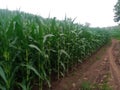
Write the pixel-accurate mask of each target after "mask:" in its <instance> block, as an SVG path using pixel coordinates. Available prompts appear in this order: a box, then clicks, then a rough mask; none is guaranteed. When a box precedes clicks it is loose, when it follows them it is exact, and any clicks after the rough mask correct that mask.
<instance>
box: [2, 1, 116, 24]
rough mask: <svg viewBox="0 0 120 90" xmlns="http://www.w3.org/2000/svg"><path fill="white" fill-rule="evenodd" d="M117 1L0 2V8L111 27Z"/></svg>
mask: <svg viewBox="0 0 120 90" xmlns="http://www.w3.org/2000/svg"><path fill="white" fill-rule="evenodd" d="M116 2H117V0H0V8H8V9H10V10H15V9H19V8H20V10H21V11H25V12H30V13H34V14H39V15H41V16H43V17H48V15H49V13H50V15H51V17H54V16H55V17H57V18H58V19H63V18H64V17H65V14H67V16H68V17H71V18H75V17H77V20H76V21H77V22H81V23H85V22H89V23H91V25H92V26H111V25H115V23H114V21H113V17H114V13H113V8H114V5H115V3H116Z"/></svg>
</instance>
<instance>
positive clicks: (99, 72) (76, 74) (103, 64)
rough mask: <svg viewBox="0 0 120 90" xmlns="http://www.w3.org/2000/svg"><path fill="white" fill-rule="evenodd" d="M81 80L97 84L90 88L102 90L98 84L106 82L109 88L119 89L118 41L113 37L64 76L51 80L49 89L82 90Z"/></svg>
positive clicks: (102, 84) (119, 57)
mask: <svg viewBox="0 0 120 90" xmlns="http://www.w3.org/2000/svg"><path fill="white" fill-rule="evenodd" d="M83 82H89V83H90V84H91V85H96V86H97V87H95V88H94V87H93V88H91V89H90V90H103V89H101V88H100V86H103V87H104V86H105V85H106V84H107V85H108V86H107V87H110V88H111V90H120V41H118V40H115V39H113V40H112V41H111V44H109V45H106V46H104V47H102V48H101V49H100V50H98V51H97V52H96V53H95V54H94V55H92V56H91V57H90V58H87V60H85V62H83V63H82V64H79V65H78V66H77V67H75V68H74V69H73V70H72V71H71V72H69V74H68V75H67V76H66V77H64V78H62V79H60V80H58V81H56V82H53V83H52V88H51V90H84V89H82V85H83ZM85 90H88V89H85ZM107 90H109V89H107Z"/></svg>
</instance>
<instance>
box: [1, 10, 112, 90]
mask: <svg viewBox="0 0 120 90" xmlns="http://www.w3.org/2000/svg"><path fill="white" fill-rule="evenodd" d="M73 21H74V20H71V19H67V18H65V20H63V21H59V20H56V18H46V19H44V18H42V17H39V16H35V15H31V14H26V13H23V12H19V11H13V12H11V11H8V10H0V60H1V61H0V88H3V89H5V90H15V89H16V90H21V89H23V90H30V89H32V88H33V87H34V84H35V83H37V85H38V87H39V90H42V86H43V84H45V85H46V84H47V85H48V86H49V87H51V83H50V82H51V78H52V77H51V75H54V77H56V78H57V79H59V78H60V77H61V76H64V75H65V74H66V73H67V72H68V70H69V68H71V67H72V66H74V65H75V64H77V63H79V62H82V61H83V60H84V59H85V58H86V57H88V56H90V55H91V54H92V53H93V52H95V51H97V50H98V49H99V48H100V47H102V46H103V45H104V44H106V43H107V42H108V41H109V39H110V38H109V33H107V31H105V30H104V29H100V28H89V27H86V26H82V25H79V24H77V23H74V22H73Z"/></svg>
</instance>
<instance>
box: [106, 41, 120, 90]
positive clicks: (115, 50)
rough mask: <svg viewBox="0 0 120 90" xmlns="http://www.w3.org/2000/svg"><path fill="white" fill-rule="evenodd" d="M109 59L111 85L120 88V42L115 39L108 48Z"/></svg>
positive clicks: (116, 89)
mask: <svg viewBox="0 0 120 90" xmlns="http://www.w3.org/2000/svg"><path fill="white" fill-rule="evenodd" d="M108 55H109V61H110V72H111V82H112V83H111V85H112V84H113V85H112V86H113V88H114V90H120V66H119V61H118V60H120V58H119V55H120V43H119V41H117V40H112V45H111V47H110V48H109V50H108Z"/></svg>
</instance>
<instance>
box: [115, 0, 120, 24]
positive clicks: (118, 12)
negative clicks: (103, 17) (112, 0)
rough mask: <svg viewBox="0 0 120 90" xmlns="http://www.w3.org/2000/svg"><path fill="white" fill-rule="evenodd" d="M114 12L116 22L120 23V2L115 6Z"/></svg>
mask: <svg viewBox="0 0 120 90" xmlns="http://www.w3.org/2000/svg"><path fill="white" fill-rule="evenodd" d="M114 11H115V17H114V21H115V22H119V21H120V0H118V1H117V3H116V5H115V6H114Z"/></svg>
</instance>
